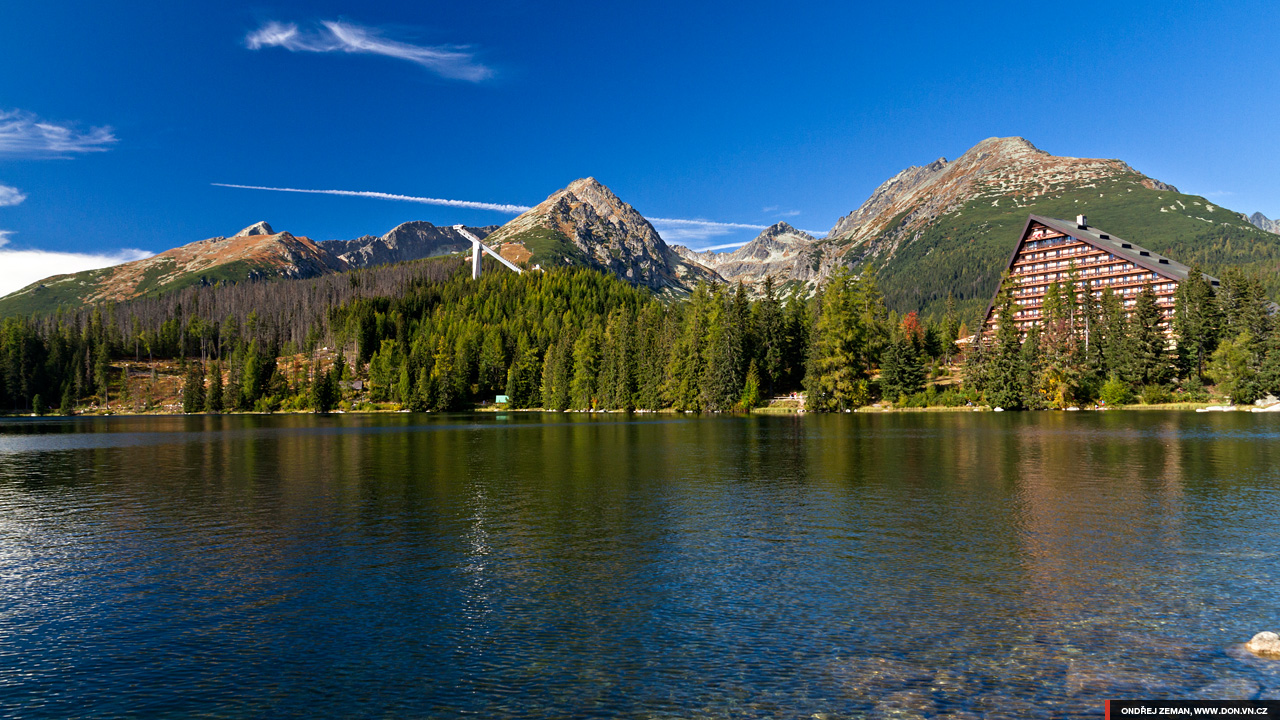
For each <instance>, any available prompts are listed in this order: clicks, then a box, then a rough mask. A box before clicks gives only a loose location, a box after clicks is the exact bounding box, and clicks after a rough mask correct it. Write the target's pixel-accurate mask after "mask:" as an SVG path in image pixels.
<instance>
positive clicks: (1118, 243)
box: [997, 215, 1218, 292]
mask: <svg viewBox="0 0 1280 720" xmlns="http://www.w3.org/2000/svg"><path fill="white" fill-rule="evenodd" d="M1032 222H1038V223H1040V224H1041V225H1044V226H1045V227H1047V228H1049V229H1050V230H1056V231H1058V232H1060V233H1062V234H1064V235H1070V236H1071V237H1073V238H1075V239H1077V240H1080V241H1082V242H1084V243H1087V244H1089V245H1092V246H1094V247H1096V248H1098V249H1099V250H1103V251H1106V252H1109V253H1111V254H1112V255H1115V256H1117V257H1121V258H1124V259H1125V260H1128V261H1129V262H1131V263H1133V264H1134V265H1137V266H1138V267H1144V268H1146V269H1148V270H1150V271H1152V272H1154V273H1157V274H1160V275H1163V276H1165V277H1167V278H1171V279H1173V280H1177V281H1178V282H1182V281H1183V280H1186V279H1187V275H1188V274H1189V273H1190V272H1191V268H1189V267H1187V266H1186V265H1183V264H1182V263H1180V262H1178V261H1177V260H1174V259H1173V258H1170V257H1166V256H1164V255H1160V254H1159V253H1154V252H1152V251H1150V250H1148V249H1146V248H1144V247H1140V246H1138V245H1135V244H1134V243H1131V242H1129V241H1128V240H1124V239H1121V238H1118V237H1116V236H1115V235H1111V234H1109V233H1107V232H1104V231H1103V230H1100V229H1098V228H1096V227H1093V226H1092V225H1086V226H1085V227H1083V228H1081V227H1079V226H1078V225H1076V224H1075V223H1074V222H1072V221H1070V220H1058V219H1057V218H1051V217H1044V216H1043V215H1032V216H1030V217H1029V218H1028V219H1027V225H1028V228H1027V229H1029V226H1030V224H1031V223H1032ZM1027 229H1024V230H1023V231H1022V238H1020V239H1019V241H1018V246H1019V247H1021V246H1022V240H1023V239H1025V238H1026V237H1027ZM1014 255H1015V257H1016V255H1017V250H1016V249H1015V250H1014ZM1162 261H1163V262H1162ZM1010 265H1011V266H1012V263H1010ZM1204 278H1205V280H1208V281H1209V283H1210V284H1212V285H1217V284H1218V279H1217V278H1215V277H1213V276H1211V275H1205V276H1204ZM997 292H999V290H998V289H997Z"/></svg>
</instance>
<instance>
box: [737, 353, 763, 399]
mask: <svg viewBox="0 0 1280 720" xmlns="http://www.w3.org/2000/svg"><path fill="white" fill-rule="evenodd" d="M759 404H760V370H759V367H758V366H757V363H756V361H755V360H752V361H751V364H750V365H748V366H747V379H746V380H744V381H743V383H742V395H740V396H739V397H738V406H739V407H741V408H742V409H743V410H751V408H754V407H756V406H758V405H759Z"/></svg>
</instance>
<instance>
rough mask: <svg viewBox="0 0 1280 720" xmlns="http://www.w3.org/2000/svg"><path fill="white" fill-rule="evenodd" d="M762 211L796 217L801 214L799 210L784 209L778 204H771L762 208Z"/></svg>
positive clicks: (775, 215)
mask: <svg viewBox="0 0 1280 720" xmlns="http://www.w3.org/2000/svg"><path fill="white" fill-rule="evenodd" d="M760 212H762V213H764V214H766V215H773V216H774V217H795V216H797V215H799V214H800V211H799V210H783V209H782V208H781V207H780V206H778V205H770V206H769V207H764V208H760Z"/></svg>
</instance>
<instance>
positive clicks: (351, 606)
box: [0, 411, 1280, 719]
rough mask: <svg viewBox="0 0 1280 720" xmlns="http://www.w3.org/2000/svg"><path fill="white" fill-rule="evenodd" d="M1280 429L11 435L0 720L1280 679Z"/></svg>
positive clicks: (1064, 424)
mask: <svg viewBox="0 0 1280 720" xmlns="http://www.w3.org/2000/svg"><path fill="white" fill-rule="evenodd" d="M1278 440H1280V415H1276V414H1251V413H1202V414H1196V413H1175V412H1168V413H1165V412H1114V411H1113V412H1106V413H1084V412H1081V413H1049V412H1042V413H1002V414H994V413H914V414H907V413H903V414H887V415H873V414H852V415H848V414H846V415H831V416H817V415H811V416H753V417H741V416H724V417H719V416H717V417H696V416H685V415H631V416H628V415H621V414H610V415H594V416H590V415H584V414H556V413H547V414H538V413H511V414H493V413H483V414H474V415H410V414H396V415H364V416H359V415H334V416H196V417H138V418H128V417H124V418H101V419H71V420H65V419H37V418H23V419H11V420H6V421H3V422H0V598H2V604H0V716H4V717H19V716H20V717H66V716H73V715H74V716H82V717H104V716H111V717H118V716H137V717H187V716H216V717H315V716H320V717H461V716H478V717H485V718H526V717H528V718H568V717H573V718H594V717H598V718H655V719H656V718H811V717H814V716H815V715H816V716H817V717H819V718H846V717H849V718H853V717H864V716H866V717H898V718H916V717H924V718H929V717H953V718H972V717H989V718H999V717H1011V718H1012V717H1016V718H1023V717H1055V718H1056V717H1097V716H1100V715H1101V713H1102V699H1103V698H1115V699H1120V698H1135V699H1137V698H1156V697H1192V696H1200V697H1213V698H1235V697H1246V696H1251V697H1259V696H1260V697H1280V663H1278V662H1264V661H1257V660H1253V659H1251V658H1250V657H1248V656H1246V655H1243V654H1242V653H1241V652H1240V650H1239V649H1238V647H1236V645H1237V644H1238V643H1241V642H1243V641H1246V640H1248V639H1249V637H1250V636H1252V635H1253V634H1254V633H1255V632H1258V631H1261V630H1280V598H1278V593H1277V588H1280V526H1278V524H1277V522H1276V518H1277V515H1276V513H1277V508H1278V507H1280V442H1278Z"/></svg>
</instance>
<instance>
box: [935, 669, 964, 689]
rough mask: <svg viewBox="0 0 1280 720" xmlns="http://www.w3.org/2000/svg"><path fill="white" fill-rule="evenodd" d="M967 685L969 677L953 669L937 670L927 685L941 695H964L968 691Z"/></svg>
mask: <svg viewBox="0 0 1280 720" xmlns="http://www.w3.org/2000/svg"><path fill="white" fill-rule="evenodd" d="M969 685H970V682H969V678H967V677H965V676H964V675H962V674H960V673H958V672H955V671H954V670H939V671H938V674H937V675H934V676H933V683H932V684H931V685H930V686H929V687H930V689H932V690H933V691H934V692H936V693H941V694H943V695H964V694H966V693H967V692H968V690H969Z"/></svg>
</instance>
